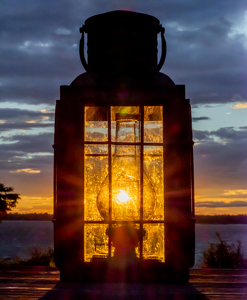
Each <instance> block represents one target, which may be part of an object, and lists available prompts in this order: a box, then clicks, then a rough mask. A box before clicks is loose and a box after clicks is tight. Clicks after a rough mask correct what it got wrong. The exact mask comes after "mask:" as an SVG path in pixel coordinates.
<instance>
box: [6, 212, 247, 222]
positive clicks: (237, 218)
mask: <svg viewBox="0 0 247 300" xmlns="http://www.w3.org/2000/svg"><path fill="white" fill-rule="evenodd" d="M195 218H196V224H247V215H196V217H195ZM5 220H6V221H18V220H19V221H52V220H53V215H52V214H48V213H43V214H38V213H31V214H18V213H14V214H11V213H9V214H7V215H5V216H4V217H3V218H2V221H5Z"/></svg>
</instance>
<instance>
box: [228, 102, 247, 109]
mask: <svg viewBox="0 0 247 300" xmlns="http://www.w3.org/2000/svg"><path fill="white" fill-rule="evenodd" d="M231 108H233V109H246V108H247V102H246V103H237V104H235V105H234V106H231Z"/></svg>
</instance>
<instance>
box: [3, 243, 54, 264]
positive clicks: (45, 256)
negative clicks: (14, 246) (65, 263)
mask: <svg viewBox="0 0 247 300" xmlns="http://www.w3.org/2000/svg"><path fill="white" fill-rule="evenodd" d="M29 253H30V257H31V258H30V259H28V260H23V259H20V258H19V257H17V256H16V257H15V258H13V259H8V258H6V259H0V267H4V266H5V267H7V266H50V267H54V266H55V263H54V250H53V249H52V248H48V250H44V249H42V248H40V247H38V246H35V247H32V248H30V249H29Z"/></svg>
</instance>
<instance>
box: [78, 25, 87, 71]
mask: <svg viewBox="0 0 247 300" xmlns="http://www.w3.org/2000/svg"><path fill="white" fill-rule="evenodd" d="M84 32H85V25H83V26H82V27H80V33H81V39H80V45H79V54H80V59H81V63H82V65H83V67H84V69H85V70H86V71H88V69H89V68H88V64H87V62H86V59H85V55H84Z"/></svg>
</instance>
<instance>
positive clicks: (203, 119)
mask: <svg viewBox="0 0 247 300" xmlns="http://www.w3.org/2000/svg"><path fill="white" fill-rule="evenodd" d="M207 120H210V118H209V117H198V118H195V117H194V118H192V122H198V121H207Z"/></svg>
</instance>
